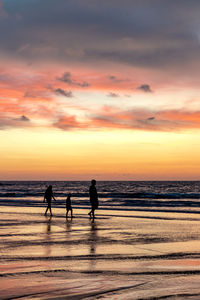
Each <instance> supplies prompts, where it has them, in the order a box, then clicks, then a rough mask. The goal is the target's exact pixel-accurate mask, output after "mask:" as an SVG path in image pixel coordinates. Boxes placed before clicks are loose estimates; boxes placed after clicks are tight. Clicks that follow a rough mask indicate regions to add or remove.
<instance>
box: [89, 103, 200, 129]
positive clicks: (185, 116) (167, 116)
mask: <svg viewBox="0 0 200 300" xmlns="http://www.w3.org/2000/svg"><path fill="white" fill-rule="evenodd" d="M90 121H91V124H92V126H94V127H96V128H101V127H102V128H120V129H132V130H146V131H180V130H187V129H191V128H193V129H195V128H196V129H200V111H196V112H193V111H187V110H181V111H179V110H164V111H155V112H153V111H151V110H148V109H132V110H129V111H122V110H119V109H118V110H117V109H116V108H114V107H109V108H108V107H105V108H104V110H102V112H101V113H99V114H96V115H92V116H91V119H90Z"/></svg>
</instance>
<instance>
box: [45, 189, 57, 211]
mask: <svg viewBox="0 0 200 300" xmlns="http://www.w3.org/2000/svg"><path fill="white" fill-rule="evenodd" d="M52 198H53V199H54V201H56V199H55V197H54V195H53V190H52V185H49V186H48V188H47V189H46V191H45V193H44V201H43V202H45V199H46V200H47V209H46V211H45V214H44V215H45V216H46V215H47V211H48V209H49V211H50V214H51V216H52V211H51V200H52Z"/></svg>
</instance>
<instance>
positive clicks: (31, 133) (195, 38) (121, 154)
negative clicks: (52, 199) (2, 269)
mask: <svg viewBox="0 0 200 300" xmlns="http://www.w3.org/2000/svg"><path fill="white" fill-rule="evenodd" d="M0 141H1V146H0V155H1V168H0V180H90V179H91V178H96V179H97V180H200V1H199V0H123V1H122V0H98V1H97V0H57V1H55V0H2V1H0Z"/></svg>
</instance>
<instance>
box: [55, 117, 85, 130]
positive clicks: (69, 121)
mask: <svg viewBox="0 0 200 300" xmlns="http://www.w3.org/2000/svg"><path fill="white" fill-rule="evenodd" d="M52 126H53V127H56V128H60V129H62V130H71V129H81V128H85V125H84V124H82V123H80V122H78V121H77V119H76V116H69V115H65V116H62V117H60V118H58V120H57V121H56V122H54V123H53V124H52Z"/></svg>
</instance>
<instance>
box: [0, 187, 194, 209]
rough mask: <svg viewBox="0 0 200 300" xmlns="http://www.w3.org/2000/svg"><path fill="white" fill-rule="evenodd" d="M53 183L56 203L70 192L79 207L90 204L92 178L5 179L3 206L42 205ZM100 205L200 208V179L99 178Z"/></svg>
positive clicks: (1, 189)
mask: <svg viewBox="0 0 200 300" xmlns="http://www.w3.org/2000/svg"><path fill="white" fill-rule="evenodd" d="M49 184H52V186H53V191H54V195H55V197H56V199H57V203H56V205H58V206H60V207H62V206H64V203H65V198H66V196H67V194H68V193H69V192H70V193H72V204H73V206H74V207H77V208H84V207H87V206H88V205H89V193H88V190H89V186H90V182H88V181H48V182H47V181H2V182H1V183H0V205H5V204H9V205H23V206H26V205H28V206H30V205H31V206H40V205H41V203H42V201H43V195H44V191H45V189H46V188H47V186H48V185H49ZM97 191H98V195H99V202H100V208H103V209H105V208H107V209H109V208H112V209H113V208H115V209H132V208H135V207H137V208H144V207H148V208H150V207H155V208H159V209H168V210H169V209H178V210H180V209H182V210H189V211H191V210H198V208H199V206H200V200H199V199H200V181H99V182H97Z"/></svg>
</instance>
